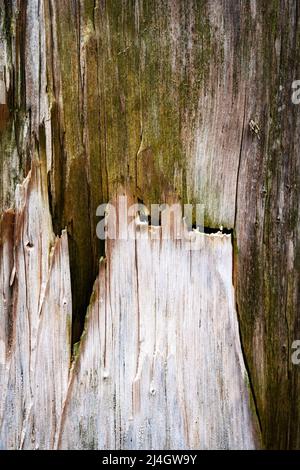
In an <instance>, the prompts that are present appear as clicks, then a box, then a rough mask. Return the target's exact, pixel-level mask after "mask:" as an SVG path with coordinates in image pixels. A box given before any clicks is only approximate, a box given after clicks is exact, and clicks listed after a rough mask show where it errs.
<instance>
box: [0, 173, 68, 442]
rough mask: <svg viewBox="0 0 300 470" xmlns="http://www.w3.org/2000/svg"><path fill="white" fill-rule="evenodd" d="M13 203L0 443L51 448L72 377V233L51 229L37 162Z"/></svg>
mask: <svg viewBox="0 0 300 470" xmlns="http://www.w3.org/2000/svg"><path fill="white" fill-rule="evenodd" d="M44 176H45V172H44ZM15 211H16V212H15V215H13V214H11V213H6V214H5V215H4V218H3V220H2V223H3V224H5V229H4V230H3V231H2V239H1V248H0V250H1V251H0V260H1V271H0V275H1V281H2V282H1V294H2V295H1V331H0V338H1V366H0V367H1V377H0V390H1V397H0V412H1V415H0V419H1V424H0V447H1V448H2V449H3V448H9V449H22V448H35V447H38V448H51V447H52V446H53V445H54V441H55V436H56V433H57V431H58V429H59V423H60V418H61V413H62V404H63V398H64V396H65V393H66V388H67V383H68V371H69V366H70V359H71V353H70V352H71V318H72V300H71V284H70V269H69V257H68V241H67V234H66V232H64V233H63V234H62V237H61V238H60V239H58V238H57V239H55V237H54V235H53V231H52V222H51V217H50V211H49V204H48V196H47V187H46V186H45V177H44V178H42V175H41V169H40V167H39V164H34V166H33V168H32V170H31V173H30V174H29V175H28V176H27V178H26V180H25V182H24V184H23V185H20V186H18V188H17V191H16V207H15ZM8 273H10V275H9V277H8V276H7V275H8Z"/></svg>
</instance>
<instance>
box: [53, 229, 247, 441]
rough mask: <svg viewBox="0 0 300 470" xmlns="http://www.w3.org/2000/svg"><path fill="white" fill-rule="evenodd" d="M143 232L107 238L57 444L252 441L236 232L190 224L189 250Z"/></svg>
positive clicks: (172, 241)
mask: <svg viewBox="0 0 300 470" xmlns="http://www.w3.org/2000/svg"><path fill="white" fill-rule="evenodd" d="M141 230H142V232H139V233H140V239H137V240H136V241H135V240H130V241H122V240H119V241H115V242H113V241H108V244H107V259H106V260H105V261H102V262H101V263H100V269H99V279H97V281H96V284H95V286H94V292H93V295H92V300H91V305H90V307H89V311H88V317H87V322H86V326H85V333H84V337H83V339H82V341H81V344H80V349H79V351H78V357H77V360H76V362H75V364H74V367H73V370H72V373H71V384H70V388H69V391H68V397H67V401H66V405H65V408H64V416H63V422H62V429H61V432H60V441H59V447H60V448H74V447H75V448H83V449H89V448H107V449H111V448H112V449H113V448H121V449H153V448H154V449H184V448H188V449H197V448H201V449H209V448H217V449H226V448H233V449H242V448H248V449H249V448H253V447H254V433H253V416H252V415H251V412H250V407H249V398H250V395H249V388H248V378H247V374H246V371H245V367H244V363H243V357H242V353H241V346H240V342H239V333H238V324H237V318H236V311H235V306H234V292H233V286H232V244H231V239H230V236H229V235H212V236H209V235H203V234H200V233H198V234H197V233H194V232H192V234H191V235H190V236H191V237H193V236H194V237H197V238H198V249H197V250H196V249H194V250H192V251H189V250H188V249H187V247H186V246H185V243H184V242H183V241H178V240H177V241H175V240H162V239H161V228H160V227H152V228H151V230H152V231H154V230H156V231H157V238H158V239H157V240H145V239H144V237H145V235H146V234H147V233H146V231H147V228H142V229H141ZM203 239H204V240H203Z"/></svg>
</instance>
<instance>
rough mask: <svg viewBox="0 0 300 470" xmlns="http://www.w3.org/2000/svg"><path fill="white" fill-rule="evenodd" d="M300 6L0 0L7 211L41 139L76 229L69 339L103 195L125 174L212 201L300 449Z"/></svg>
mask: <svg viewBox="0 0 300 470" xmlns="http://www.w3.org/2000/svg"><path fill="white" fill-rule="evenodd" d="M299 18H300V15H299V2H298V0H286V1H283V0H272V1H270V0H221V1H218V2H216V1H214V0H205V1H204V0H203V1H198V0H197V1H196V0H195V1H188V2H183V1H180V0H168V1H162V0H126V1H124V2H123V1H122V2H115V1H113V0H107V1H102V0H101V1H100V0H96V1H94V0H76V1H70V0H62V1H61V2H56V1H54V0H28V1H26V2H25V1H24V2H23V1H19V0H11V1H8V0H0V47H1V52H0V68H1V67H3V68H4V78H5V82H4V84H5V100H6V104H5V105H3V104H2V105H1V104H0V106H1V109H0V152H1V165H0V180H1V183H2V185H1V192H0V208H1V212H3V211H7V210H8V209H9V208H11V207H13V206H14V192H15V188H16V185H17V183H20V182H22V181H23V179H24V177H25V176H26V174H27V173H28V171H29V170H30V168H31V161H32V158H33V156H34V155H35V149H36V147H38V153H39V158H40V161H42V162H43V165H45V166H46V168H47V184H46V183H45V184H46V185H47V186H48V188H47V189H48V191H49V195H50V200H49V203H50V213H51V218H52V224H53V228H54V233H55V234H56V235H60V234H61V231H62V229H64V228H66V229H67V233H68V243H69V256H70V272H71V285H72V297H73V321H72V325H73V341H77V340H79V338H80V334H81V331H82V327H83V323H84V318H85V314H86V309H87V306H88V304H89V299H90V294H91V292H92V288H93V284H94V281H95V278H96V277H97V274H98V261H99V258H100V256H101V255H103V254H104V247H103V245H101V244H100V243H99V241H98V240H97V238H96V236H95V227H96V223H97V218H96V216H95V214H96V207H97V206H98V204H99V203H102V202H104V201H105V202H107V201H108V200H109V199H110V198H111V197H112V195H114V193H115V191H116V189H117V188H118V187H119V186H120V185H122V186H125V187H127V188H128V190H129V191H130V192H131V193H133V194H134V196H135V198H136V199H137V198H139V199H140V200H143V201H144V202H145V203H147V204H149V203H151V202H155V203H157V202H164V201H173V200H176V201H178V200H180V201H181V202H200V203H203V204H204V205H205V225H206V226H208V227H211V228H213V227H214V228H215V227H219V226H220V225H223V226H225V227H228V228H230V229H232V230H233V233H234V247H235V249H234V253H233V256H234V285H235V289H236V301H237V308H238V318H239V326H240V331H241V339H242V345H243V350H244V355H245V359H246V362H247V366H248V369H249V372H250V382H251V387H252V390H253V392H254V396H255V402H256V412H257V414H258V416H259V422H260V428H261V432H262V436H263V444H264V446H266V447H268V448H299V446H300V424H299V423H300V409H299V403H298V402H299V401H298V395H299V379H298V375H299V374H298V369H297V367H295V366H294V365H293V364H292V363H291V359H290V357H291V344H292V342H293V341H294V340H295V339H299V337H300V326H299V312H298V311H299V307H298V305H299V270H300V261H299V259H300V258H299V226H300V220H299V184H300V168H299V161H300V156H299V148H300V147H299V109H300V108H299V106H297V105H294V104H293V103H292V101H291V94H292V89H291V85H292V82H293V80H295V79H299V77H300V28H299V21H300V19H299ZM0 72H1V70H0ZM2 96H4V90H3V81H2ZM251 119H254V120H255V122H257V123H258V124H259V127H260V135H259V139H258V138H257V136H256V135H255V134H254V133H253V132H251V129H250V127H249V121H250V120H251ZM3 220H4V225H3V224H2V229H1V230H2V231H3V233H8V232H9V230H10V229H9V225H10V222H9V221H10V220H11V218H10V215H9V213H7V212H6V215H5V216H4V217H3ZM7 231H8V232H7ZM5 246H6V248H5V250H7V251H6V253H8V252H9V250H12V249H13V246H12V245H5ZM3 259H4V258H3ZM5 260H6V261H5V263H6V264H5V268H4V267H3V268H2V273H3V274H2V279H5V282H7V278H8V277H9V276H10V272H9V273H8V272H4V269H5V270H9V271H11V263H12V261H11V257H8V255H7V254H6V255H5ZM3 266H4V265H3ZM3 285H6V287H5V288H4V289H3V292H5V296H6V297H5V302H6V303H4V304H3V311H6V310H5V309H7V308H8V305H10V302H12V303H13V300H12V299H11V297H10V293H9V292H8V290H7V284H3ZM0 322H1V324H3V325H7V320H6V319H5V317H4V318H3V316H2V319H1V320H0ZM5 328H8V326H5ZM2 331H3V330H2ZM5 331H6V330H5ZM2 341H4V342H5V341H6V340H5V338H4V339H3V340H2ZM2 344H3V343H1V345H2ZM2 350H3V346H1V351H2Z"/></svg>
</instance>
